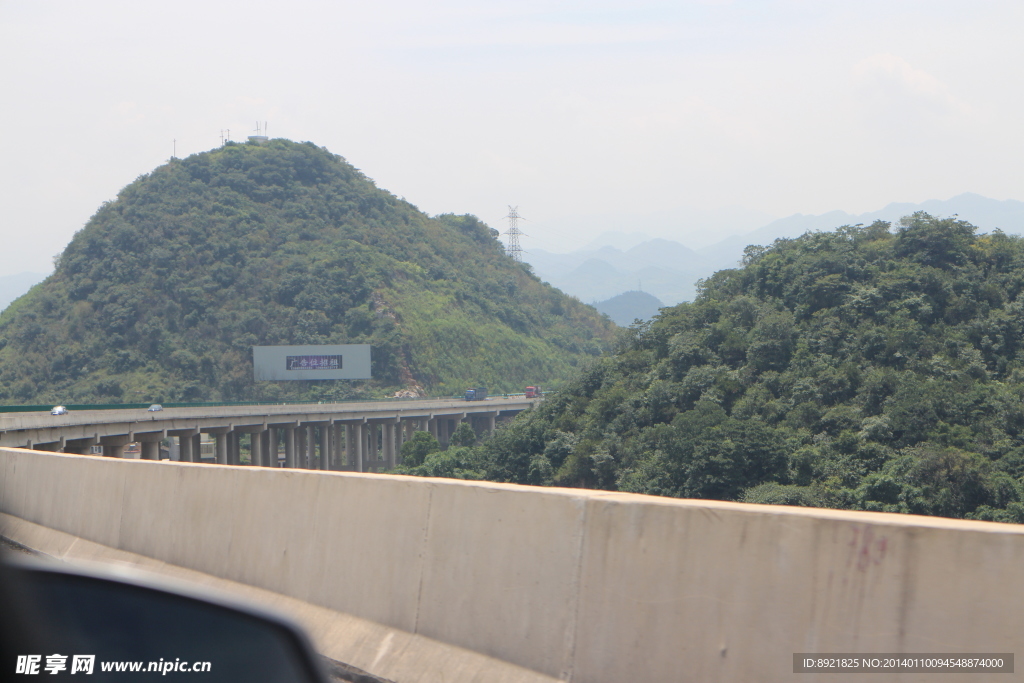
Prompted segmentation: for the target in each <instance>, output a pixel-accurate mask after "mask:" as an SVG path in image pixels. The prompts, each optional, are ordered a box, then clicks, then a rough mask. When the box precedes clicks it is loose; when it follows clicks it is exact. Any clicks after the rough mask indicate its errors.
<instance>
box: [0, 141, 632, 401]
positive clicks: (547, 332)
mask: <svg viewBox="0 0 1024 683" xmlns="http://www.w3.org/2000/svg"><path fill="white" fill-rule="evenodd" d="M496 235H497V233H496V231H494V230H492V229H491V228H489V227H487V226H486V225H484V224H483V223H481V222H480V221H479V220H477V219H476V218H474V217H473V216H455V215H444V216H437V217H433V218H431V217H428V216H426V215H425V214H423V213H422V212H420V211H419V210H417V209H416V208H415V207H414V206H412V205H411V204H409V203H407V202H405V201H404V200H400V199H398V198H396V197H395V196H393V195H391V194H390V193H388V192H386V191H383V190H381V189H379V188H377V187H376V186H374V184H373V183H372V181H370V180H369V179H367V178H366V177H365V176H363V175H362V174H361V173H360V172H359V171H357V170H356V169H354V168H353V167H352V166H350V165H349V164H347V163H346V162H345V161H344V160H343V159H341V158H340V157H337V156H335V155H332V154H330V153H328V152H327V151H326V150H323V149H320V148H317V147H316V146H314V145H312V144H309V143H304V144H297V143H293V142H289V141H286V140H273V141H270V143H268V144H266V145H254V144H244V145H243V144H229V145H226V146H224V147H221V148H219V149H216V150H213V151H210V152H206V153H202V154H196V155H194V156H191V157H189V158H187V159H183V160H172V161H171V162H169V163H167V164H165V165H163V166H161V167H159V168H157V169H156V170H154V171H153V172H152V173H150V174H149V175H146V176H143V177H141V178H139V179H138V180H136V181H135V182H133V183H132V184H130V185H129V186H127V187H126V188H124V189H123V190H122V191H121V193H120V194H119V195H118V197H117V199H116V200H115V201H112V202H108V203H105V204H104V205H103V206H102V207H101V208H100V209H99V211H98V212H97V213H96V215H95V216H93V217H92V219H90V221H89V222H88V224H87V225H86V226H85V227H84V228H83V229H82V230H81V231H79V232H78V233H77V234H76V235H75V237H74V239H73V240H72V241H71V243H70V244H69V245H68V246H67V248H66V249H65V250H64V252H63V253H62V254H61V256H60V257H59V259H58V262H57V267H56V271H55V273H54V274H53V275H52V276H51V277H50V278H49V279H48V280H46V281H45V282H44V283H43V284H41V285H39V286H37V287H36V288H34V289H33V290H32V291H31V292H30V293H29V294H27V295H26V296H24V297H22V298H21V299H19V300H18V301H16V302H15V303H14V304H12V305H11V306H10V307H9V308H8V309H7V310H6V311H5V312H4V313H3V316H2V317H0V345H2V348H0V402H3V403H26V402H57V401H61V402H89V401H150V400H163V401H174V400H185V401H204V400H251V399H285V398H292V399H300V398H306V399H322V398H336V397H343V396H349V395H382V394H383V393H387V392H392V391H395V390H397V389H404V388H411V387H416V386H421V387H423V389H425V390H426V391H428V392H432V393H454V392H458V391H460V390H462V389H463V388H464V386H465V385H470V384H477V383H482V384H484V385H487V386H489V387H491V388H492V390H499V391H500V390H505V391H509V390H515V389H519V388H521V386H523V385H524V384H531V383H537V382H548V383H551V382H553V381H555V382H557V381H558V380H559V379H560V378H561V377H563V376H565V375H566V374H567V372H568V371H569V369H570V368H571V367H572V366H574V365H576V364H577V363H578V361H579V360H580V358H581V357H584V356H588V355H595V354H597V353H599V352H600V351H601V350H602V349H603V348H604V346H605V342H606V340H608V339H609V335H610V334H611V330H612V325H611V324H610V323H609V322H608V321H607V320H604V319H603V318H602V317H601V316H600V314H598V313H597V312H596V311H594V310H593V309H591V308H590V307H588V306H585V305H583V304H581V303H580V302H579V301H578V300H576V299H573V298H570V297H567V296H565V295H563V294H562V293H561V292H559V291H557V290H555V289H552V288H551V287H549V286H546V285H544V284H542V283H541V282H540V281H539V280H538V279H537V278H536V277H535V276H533V275H532V274H530V272H529V271H528V270H527V269H525V268H524V267H523V266H521V265H519V264H517V263H515V262H514V261H512V260H511V259H510V258H508V257H507V256H506V255H505V253H504V251H503V249H502V246H501V244H500V242H498V241H497V239H496ZM337 343H369V344H372V345H373V373H374V380H373V381H371V382H368V383H360V382H343V381H338V382H322V381H321V382H274V383H268V382H260V383H255V382H254V381H253V379H252V353H251V347H252V346H254V345H276V344H337Z"/></svg>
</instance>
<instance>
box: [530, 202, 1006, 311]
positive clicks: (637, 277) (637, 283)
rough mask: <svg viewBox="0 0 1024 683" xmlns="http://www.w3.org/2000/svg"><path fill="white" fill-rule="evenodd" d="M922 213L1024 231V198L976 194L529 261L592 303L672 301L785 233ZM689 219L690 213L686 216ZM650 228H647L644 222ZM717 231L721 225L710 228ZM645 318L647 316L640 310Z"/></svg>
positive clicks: (628, 237)
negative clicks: (700, 240) (706, 238)
mask: <svg viewBox="0 0 1024 683" xmlns="http://www.w3.org/2000/svg"><path fill="white" fill-rule="evenodd" d="M915 211H925V212H927V213H929V214H932V215H934V216H952V215H958V216H959V217H960V218H961V219H963V220H966V221H969V222H971V223H972V224H974V225H976V226H978V228H979V230H980V232H989V231H991V230H994V229H996V228H998V229H1001V230H1002V231H1003V232H1005V233H1007V234H1022V233H1024V202H1021V201H1016V200H1012V199H1010V200H1005V201H1000V200H996V199H989V198H987V197H982V196H981V195H978V194H973V193H970V192H967V193H964V194H960V195H957V196H956V197H953V198H952V199H947V200H934V199H933V200H929V201H926V202H921V203H920V204H911V203H906V202H894V203H892V204H889V205H888V206H886V207H885V208H883V209H880V210H878V211H872V212H868V213H863V214H850V213H846V212H845V211H830V212H828V213H825V214H821V215H817V216H812V215H804V214H795V215H793V216H788V217H786V218H780V219H778V220H775V221H772V222H771V223H768V224H767V225H765V226H763V227H761V228H758V229H757V230H753V231H751V232H747V233H745V234H742V235H731V236H729V237H726V238H724V239H722V240H720V241H718V242H715V243H713V244H710V245H708V246H704V247H700V248H691V247H689V246H687V245H684V244H682V243H680V242H677V241H674V240H668V239H664V238H651V237H649V236H648V235H647V234H645V233H643V232H625V231H615V232H608V233H605V234H603V235H601V236H600V237H598V238H597V239H595V240H594V241H593V242H591V244H590V245H588V246H587V247H584V248H583V249H579V250H577V251H572V252H569V253H564V254H559V253H553V252H549V251H544V250H542V249H532V248H531V249H529V251H528V253H527V254H526V255H525V257H524V258H525V259H526V261H527V262H529V263H530V265H532V266H533V269H534V272H536V273H537V275H539V276H540V277H541V279H543V280H546V281H548V282H550V283H551V284H552V285H554V286H556V287H558V288H559V289H561V290H562V291H563V292H566V293H567V294H572V295H573V296H576V297H578V298H580V299H581V300H582V301H585V302H588V303H593V302H598V301H603V300H606V299H610V298H612V297H615V296H617V295H618V294H621V293H623V292H628V291H632V290H641V291H644V292H647V293H650V294H652V295H653V296H655V297H657V298H658V299H660V300H661V301H662V302H664V304H665V305H666V306H671V305H673V304H676V303H679V302H680V301H691V300H692V299H693V297H694V295H695V294H696V286H695V285H696V282H697V280H699V279H701V278H706V277H709V276H710V275H712V274H713V273H715V272H716V271H718V270H722V269H723V268H734V267H736V265H737V264H738V263H739V261H740V259H741V258H742V257H743V250H744V248H746V247H747V246H748V245H751V244H760V245H765V246H767V245H769V244H771V243H772V242H774V241H775V240H776V239H778V238H794V237H799V236H800V235H802V234H804V233H805V232H814V231H818V230H831V229H833V228H836V227H839V226H841V225H857V224H858V223H862V224H864V225H870V224H871V223H873V222H874V221H876V220H885V221H891V222H895V221H897V220H899V219H900V218H902V217H903V216H908V215H910V214H913V213H914V212H915ZM684 221H685V222H686V223H687V224H689V223H690V221H689V217H688V216H680V217H679V222H680V223H683V222H684ZM638 227H640V228H641V230H642V229H643V226H642V225H641V226H638ZM709 227H710V228H711V229H712V230H713V229H715V228H717V227H718V226H709ZM637 317H641V316H637Z"/></svg>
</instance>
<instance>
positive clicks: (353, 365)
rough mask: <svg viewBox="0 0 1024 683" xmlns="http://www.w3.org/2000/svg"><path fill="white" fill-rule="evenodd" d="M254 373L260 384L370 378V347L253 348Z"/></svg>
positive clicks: (308, 346) (335, 345) (366, 345)
mask: <svg viewBox="0 0 1024 683" xmlns="http://www.w3.org/2000/svg"><path fill="white" fill-rule="evenodd" d="M252 371H253V377H254V378H255V379H256V381H257V382H263V381H272V380H288V379H370V345H369V344H333V345H315V346H314V345H306V346H254V347H252Z"/></svg>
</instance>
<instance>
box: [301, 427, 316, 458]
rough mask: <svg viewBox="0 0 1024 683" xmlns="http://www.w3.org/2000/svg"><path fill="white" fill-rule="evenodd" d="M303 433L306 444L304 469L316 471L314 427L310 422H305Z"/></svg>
mask: <svg viewBox="0 0 1024 683" xmlns="http://www.w3.org/2000/svg"><path fill="white" fill-rule="evenodd" d="M304 432H305V434H304V435H303V436H304V437H305V439H304V441H305V442H306V449H305V451H306V452H305V461H306V464H305V467H306V469H310V470H315V469H318V468H317V466H316V425H315V424H314V423H312V422H307V423H306V428H305V430H304Z"/></svg>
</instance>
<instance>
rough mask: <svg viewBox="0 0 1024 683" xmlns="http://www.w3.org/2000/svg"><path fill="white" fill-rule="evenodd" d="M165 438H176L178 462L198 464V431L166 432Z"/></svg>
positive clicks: (179, 430)
mask: <svg viewBox="0 0 1024 683" xmlns="http://www.w3.org/2000/svg"><path fill="white" fill-rule="evenodd" d="M167 436H171V437H178V462H199V457H200V455H201V453H200V450H199V447H198V446H197V445H196V443H197V439H198V437H199V430H198V429H174V430H168V431H167Z"/></svg>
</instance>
